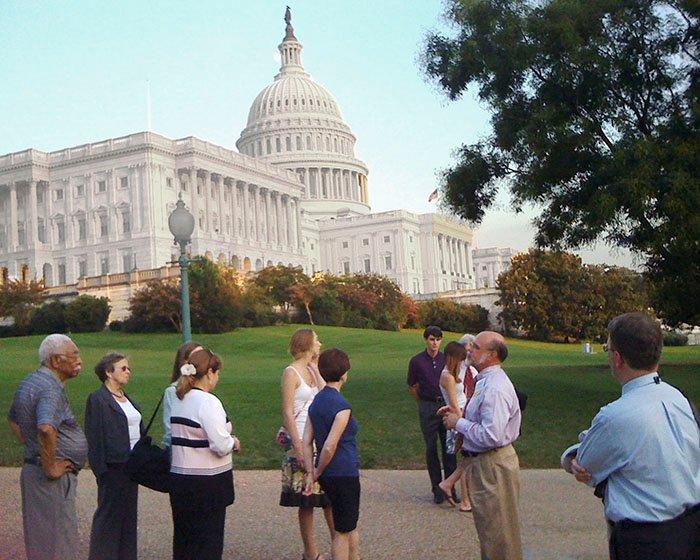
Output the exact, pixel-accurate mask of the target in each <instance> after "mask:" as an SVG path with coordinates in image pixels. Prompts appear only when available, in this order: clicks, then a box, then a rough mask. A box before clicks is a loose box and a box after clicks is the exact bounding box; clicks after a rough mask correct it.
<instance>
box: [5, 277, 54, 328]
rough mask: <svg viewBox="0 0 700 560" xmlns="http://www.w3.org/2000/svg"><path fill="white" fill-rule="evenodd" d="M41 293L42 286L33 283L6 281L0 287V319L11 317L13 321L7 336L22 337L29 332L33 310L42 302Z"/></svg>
mask: <svg viewBox="0 0 700 560" xmlns="http://www.w3.org/2000/svg"><path fill="white" fill-rule="evenodd" d="M43 291H44V286H43V284H42V283H41V282H35V281H30V282H21V281H19V280H8V281H7V282H5V283H4V284H3V285H2V286H0V317H12V319H13V320H14V325H13V326H12V327H11V328H10V329H9V333H8V334H11V335H23V334H27V333H28V332H29V325H30V321H31V316H32V313H33V311H34V308H35V307H37V306H38V305H41V303H42V302H43V297H42V292H43Z"/></svg>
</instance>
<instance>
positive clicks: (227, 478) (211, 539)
mask: <svg viewBox="0 0 700 560" xmlns="http://www.w3.org/2000/svg"><path fill="white" fill-rule="evenodd" d="M221 366H222V364H221V359H220V358H219V357H218V356H217V355H216V354H214V353H213V352H211V351H210V350H208V349H206V348H197V349H195V350H193V351H192V352H191V353H190V356H189V358H188V360H187V362H186V363H185V364H183V365H182V367H181V368H180V374H181V375H180V380H179V381H178V383H177V389H176V390H175V394H176V395H177V399H176V400H175V402H173V405H172V409H171V414H170V426H171V429H172V436H171V440H170V443H171V446H172V462H171V465H170V482H171V484H170V506H171V508H172V514H173V525H174V528H173V560H219V559H220V558H221V555H222V553H223V549H224V524H225V521H226V508H227V507H228V506H230V505H231V504H232V503H233V500H234V490H233V466H232V463H231V457H232V455H231V454H232V453H233V452H235V451H239V450H240V448H241V444H240V442H239V441H238V438H236V437H235V436H234V435H232V434H231V432H232V426H231V422H230V421H229V419H228V417H227V416H226V411H225V410H224V407H223V405H222V404H221V401H220V400H219V399H218V398H217V397H216V396H214V395H213V394H212V391H213V390H214V388H215V387H216V385H217V383H218V382H219V373H220V371H221Z"/></svg>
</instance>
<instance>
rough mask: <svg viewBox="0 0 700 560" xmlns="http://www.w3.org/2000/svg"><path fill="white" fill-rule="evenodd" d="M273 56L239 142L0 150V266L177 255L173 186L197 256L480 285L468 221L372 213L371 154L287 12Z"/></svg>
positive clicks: (430, 283)
mask: <svg viewBox="0 0 700 560" xmlns="http://www.w3.org/2000/svg"><path fill="white" fill-rule="evenodd" d="M278 48H279V50H280V54H281V60H282V66H281V68H280V72H279V74H278V75H277V76H276V77H275V80H274V81H273V83H272V84H270V85H269V86H267V87H266V88H264V89H263V90H262V91H261V93H260V94H259V95H258V96H257V97H256V98H255V100H254V102H253V105H252V107H251V109H250V112H249V116H248V123H247V126H246V128H245V129H244V130H243V132H242V133H241V135H240V138H239V140H238V142H237V147H238V150H239V152H235V151H232V150H229V149H226V148H224V147H221V146H218V145H214V144H211V143H209V142H206V141H203V140H200V139H198V138H194V137H187V138H182V139H176V140H173V139H169V138H166V137H164V136H162V135H159V134H155V133H153V132H141V133H136V134H131V135H129V136H125V137H121V138H112V139H109V140H105V141H103V142H97V143H93V144H87V145H83V146H77V147H72V148H66V149H63V150H59V151H55V152H49V153H46V152H41V151H39V150H35V149H29V150H25V151H22V152H17V153H12V154H7V155H4V156H0V270H1V271H2V273H3V277H18V278H26V279H30V278H37V279H39V278H42V277H43V278H44V280H45V283H46V285H47V286H53V285H57V284H60V285H65V284H76V283H77V282H78V280H79V279H80V278H85V277H94V276H103V275H108V274H125V273H129V272H132V271H134V270H145V269H157V268H160V267H162V266H164V265H166V264H167V263H168V262H170V261H173V260H175V255H176V253H177V249H176V247H175V246H174V245H173V239H172V236H171V234H170V232H169V230H168V216H169V214H170V212H171V211H172V209H173V208H174V205H175V202H176V200H177V197H178V196H179V195H180V194H182V197H183V200H184V201H185V203H186V205H187V207H188V209H189V210H190V211H191V212H192V214H193V215H194V216H195V231H194V234H193V238H192V246H191V252H192V254H193V255H206V256H208V257H210V258H211V259H212V260H215V261H218V262H222V263H227V264H231V265H233V266H235V267H236V268H238V269H240V270H244V271H249V270H259V269H261V268H263V267H264V266H269V265H273V264H275V265H276V264H284V265H292V266H302V267H303V268H304V270H305V272H306V273H307V274H313V273H314V272H319V271H323V270H328V271H330V272H333V273H336V274H338V273H340V274H342V273H354V272H372V273H379V274H383V275H386V276H388V277H390V278H392V279H394V280H395V281H396V282H397V283H398V284H399V286H400V287H401V288H402V289H403V290H404V291H406V292H408V293H413V294H419V293H426V292H443V291H448V290H455V289H468V288H473V287H475V282H474V278H473V275H472V270H476V268H478V267H476V268H475V266H476V265H475V264H472V262H471V244H472V231H471V230H470V229H469V228H468V227H466V226H465V225H463V224H462V223H460V222H457V221H455V220H452V219H449V218H447V217H444V216H441V215H437V214H422V215H418V214H414V213H411V212H407V211H404V210H396V211H391V212H381V213H376V214H371V213H370V206H369V191H368V183H367V176H368V173H369V170H368V168H367V165H366V164H365V163H363V162H362V161H360V160H359V159H357V158H355V155H354V146H355V136H354V135H353V134H352V131H351V130H350V127H349V126H348V125H347V124H346V123H345V122H344V120H343V118H342V115H341V113H340V108H339V106H338V104H337V102H336V101H335V99H334V98H333V97H332V96H331V94H330V93H329V92H328V91H327V90H326V89H325V88H323V87H322V86H320V85H319V84H317V83H316V82H314V81H313V80H312V79H311V77H310V76H309V75H308V74H307V73H306V72H305V71H304V68H303V66H302V64H301V49H302V46H301V43H299V41H298V40H297V39H296V37H295V36H294V30H293V29H292V27H291V24H289V23H288V24H287V28H286V34H285V37H284V39H283V41H282V43H281V44H280V45H279V47H278Z"/></svg>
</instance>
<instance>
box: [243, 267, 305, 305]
mask: <svg viewBox="0 0 700 560" xmlns="http://www.w3.org/2000/svg"><path fill="white" fill-rule="evenodd" d="M308 280H309V277H308V276H306V274H304V270H303V269H302V268H301V267H300V266H284V265H277V266H268V267H265V268H263V269H262V270H260V271H259V272H257V273H256V274H255V277H254V279H253V283H254V284H255V285H256V286H259V287H260V288H261V289H262V290H263V292H264V293H265V294H266V295H267V296H268V297H270V298H271V299H272V301H274V302H275V303H276V304H277V305H285V304H288V303H291V302H292V299H293V296H292V293H291V292H290V288H291V287H292V286H293V285H295V284H297V283H299V282H304V281H308Z"/></svg>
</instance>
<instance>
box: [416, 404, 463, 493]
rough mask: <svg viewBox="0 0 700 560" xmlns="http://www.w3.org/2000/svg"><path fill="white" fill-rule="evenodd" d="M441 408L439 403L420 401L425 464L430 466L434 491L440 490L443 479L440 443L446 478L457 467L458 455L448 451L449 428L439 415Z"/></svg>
mask: <svg viewBox="0 0 700 560" xmlns="http://www.w3.org/2000/svg"><path fill="white" fill-rule="evenodd" d="M439 408H440V404H438V403H434V402H429V401H423V400H419V401H418V419H419V420H420V429H421V431H422V432H423V440H424V441H425V464H426V466H427V467H428V475H430V485H431V486H432V489H433V492H436V491H437V490H438V484H440V482H441V481H442V479H443V476H442V472H441V467H440V458H439V457H438V443H439V444H440V449H441V452H442V471H444V473H445V478H447V477H448V476H450V475H451V474H452V473H453V472H454V470H455V468H456V467H457V457H456V456H455V455H451V454H449V453H447V449H446V446H445V438H446V435H447V430H445V426H443V424H442V418H441V417H440V416H438V415H437V411H438V409H439Z"/></svg>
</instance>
